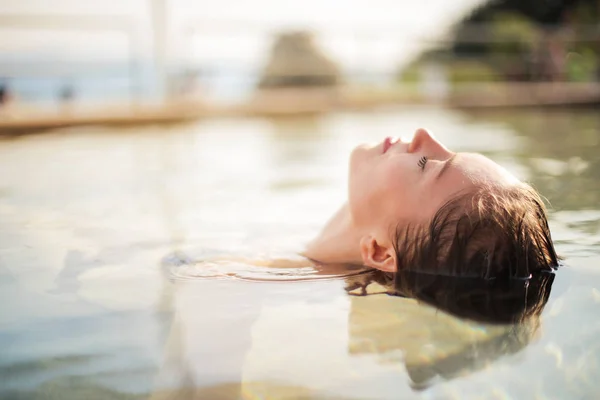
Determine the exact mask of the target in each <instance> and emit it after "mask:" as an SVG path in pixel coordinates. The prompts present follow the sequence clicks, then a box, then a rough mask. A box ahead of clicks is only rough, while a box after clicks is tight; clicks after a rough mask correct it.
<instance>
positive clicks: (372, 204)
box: [349, 160, 407, 224]
mask: <svg viewBox="0 0 600 400" xmlns="http://www.w3.org/2000/svg"><path fill="white" fill-rule="evenodd" d="M402 168H403V167H402V165H401V164H399V163H398V162H392V161H391V160H383V161H382V162H380V163H372V164H370V165H369V164H367V165H363V166H362V168H357V169H356V170H355V171H354V172H355V176H354V177H353V179H351V187H350V194H351V195H350V198H349V203H350V209H351V212H352V214H353V216H354V218H355V221H356V222H357V223H361V224H364V223H372V222H376V221H379V220H381V219H388V218H389V217H391V213H395V210H396V209H397V208H398V207H402V204H401V203H402V197H403V192H404V191H405V188H404V186H405V185H406V184H407V183H406V182H405V180H406V175H405V174H403V173H402Z"/></svg>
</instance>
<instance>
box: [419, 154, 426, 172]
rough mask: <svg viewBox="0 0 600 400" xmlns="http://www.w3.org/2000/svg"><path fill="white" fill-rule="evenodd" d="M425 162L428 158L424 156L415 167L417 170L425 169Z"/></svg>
mask: <svg viewBox="0 0 600 400" xmlns="http://www.w3.org/2000/svg"><path fill="white" fill-rule="evenodd" d="M427 160H428V158H427V157H426V156H423V157H421V158H419V161H418V162H417V165H418V166H419V168H421V169H425V164H427Z"/></svg>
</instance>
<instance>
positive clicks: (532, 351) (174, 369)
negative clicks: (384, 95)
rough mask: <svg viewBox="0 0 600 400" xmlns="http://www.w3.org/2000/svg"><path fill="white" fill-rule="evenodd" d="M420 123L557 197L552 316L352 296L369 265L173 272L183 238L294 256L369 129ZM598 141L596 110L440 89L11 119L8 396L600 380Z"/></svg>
mask: <svg viewBox="0 0 600 400" xmlns="http://www.w3.org/2000/svg"><path fill="white" fill-rule="evenodd" d="M420 126H425V127H429V128H430V129H432V130H433V131H434V132H435V134H436V135H437V136H438V138H439V139H440V140H442V141H443V142H445V143H446V144H447V145H448V146H449V147H450V148H452V149H453V150H458V151H478V152H483V153H484V154H486V155H488V156H489V157H492V158H493V159H494V160H496V161H498V162H499V163H501V164H503V165H505V166H506V167H507V168H508V169H510V170H511V171H513V172H514V173H515V174H517V175H518V176H519V177H521V178H523V179H526V180H528V181H530V182H532V183H533V184H534V186H535V187H537V188H538V189H539V190H540V191H541V192H542V194H543V195H545V196H546V197H547V199H548V201H549V203H550V204H551V205H552V212H551V228H552V231H553V235H554V239H555V241H556V246H557V250H558V251H559V253H560V254H561V255H562V256H563V257H565V260H566V263H567V265H568V268H564V269H563V270H561V271H559V274H558V276H557V278H556V279H555V282H554V285H553V288H552V294H551V297H550V301H549V302H548V304H547V306H546V308H545V310H544V313H543V315H542V317H541V318H540V320H539V321H535V323H531V324H529V325H527V324H526V325H524V326H518V327H498V326H487V325H482V324H477V323H473V322H468V321H463V320H459V319H456V318H453V317H450V316H448V315H446V314H444V313H441V312H438V311H436V310H434V309H432V308H429V307H425V306H422V305H419V304H417V303H415V302H414V301H412V300H406V299H400V298H397V297H390V296H386V295H372V296H364V297H361V296H352V295H350V294H349V293H348V292H347V290H346V289H347V288H348V287H350V286H352V284H353V279H359V278H357V277H351V278H346V279H333V280H318V281H307V282H266V283H264V282H263V283H257V282H245V281H239V280H232V279H217V280H205V279H204V280H203V279H171V278H172V277H170V276H169V274H168V273H166V272H165V265H169V264H168V263H169V262H172V260H173V258H172V257H173V255H184V256H185V257H189V258H190V259H195V260H198V259H211V258H214V257H225V258H227V257H234V258H244V257H247V258H259V259H260V258H262V259H273V258H291V259H294V257H297V256H296V254H297V252H298V251H300V250H301V249H302V245H303V243H305V242H306V241H307V240H309V239H310V238H311V236H312V235H313V234H314V233H315V232H316V231H317V229H319V227H320V226H321V225H322V224H323V222H324V221H325V219H326V218H327V217H328V216H329V215H330V214H331V213H333V212H334V211H335V210H336V209H337V207H338V206H339V205H340V204H341V203H342V202H343V201H344V199H345V193H346V192H345V190H346V187H345V185H346V182H345V179H346V166H347V158H348V154H349V152H350V150H351V149H352V147H353V146H354V145H355V144H356V143H359V142H363V141H379V140H381V139H382V138H383V137H385V136H388V135H403V136H404V135H406V136H410V135H411V134H412V132H413V131H414V130H415V129H416V128H417V127H420ZM599 144H600V116H599V115H598V113H597V112H595V111H585V110H552V111H519V112H511V113H499V112H495V113H485V114H482V113H480V114H471V115H467V114H463V113H459V112H455V111H450V110H443V109H431V108H410V109H389V110H382V111H376V112H370V113H348V114H334V115H329V116H323V117H314V118H302V119H281V120H261V119H227V120H225V119H223V120H207V121H200V122H197V123H194V124H190V125H174V126H169V127H143V128H129V129H113V128H103V127H93V128H77V129H69V130H64V131H55V132H51V133H46V134H43V135H30V136H22V137H17V138H8V139H3V140H2V141H0V171H1V172H0V348H1V352H0V397H1V398H3V399H4V398H7V399H13V398H14V399H19V398H27V399H46V398H61V399H80V398H86V399H107V398H115V399H138V398H152V399H167V398H169V399H172V398H181V399H188V398H202V399H219V398H243V399H262V398H289V399H299V398H304V399H313V398H314V399H323V398H325V399H398V398H401V399H413V398H415V399H418V398H423V399H451V398H456V399H478V398H498V399H509V398H518V399H521V398H539V399H555V398H558V399H594V398H597V395H598V393H600V381H599V379H598V378H599V377H600V318H599V317H600V271H599V270H598V264H599V263H598V261H600V256H599V254H598V253H599V251H598V249H599V246H598V242H599V241H600V235H599V228H600V208H599V207H598V204H600V202H599V200H600V183H599V182H600V179H599V178H600V151H599V149H600V146H599ZM165 263H166V264H165ZM227 268H232V269H233V270H235V268H238V270H235V271H239V270H240V269H241V270H245V271H246V273H250V274H253V273H259V274H260V273H261V270H260V269H259V270H251V267H249V266H248V265H246V264H244V263H241V264H238V265H237V267H236V266H232V265H229V266H227ZM248 268H250V272H248ZM257 271H258V272H257ZM280 272H281V271H280ZM282 273H283V272H282ZM298 273H299V274H301V273H302V272H301V271H298ZM307 273H308V274H309V275H310V273H309V272H307ZM284 275H285V273H284ZM370 290H372V291H375V292H376V291H377V290H378V288H377V287H376V286H375V287H373V288H371V289H370Z"/></svg>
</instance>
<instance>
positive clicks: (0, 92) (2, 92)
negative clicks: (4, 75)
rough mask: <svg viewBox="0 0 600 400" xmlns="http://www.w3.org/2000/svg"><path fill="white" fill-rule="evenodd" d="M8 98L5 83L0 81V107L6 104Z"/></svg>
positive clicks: (8, 93)
mask: <svg viewBox="0 0 600 400" xmlns="http://www.w3.org/2000/svg"><path fill="white" fill-rule="evenodd" d="M9 100H10V92H9V88H8V85H7V84H6V83H0V107H2V106H4V105H6V104H7V103H8V102H9Z"/></svg>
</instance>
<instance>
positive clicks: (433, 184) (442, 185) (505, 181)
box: [417, 153, 518, 217]
mask: <svg viewBox="0 0 600 400" xmlns="http://www.w3.org/2000/svg"><path fill="white" fill-rule="evenodd" d="M441 167H442V165H441V163H440V164H439V165H436V166H435V169H437V170H438V171H439V170H440V169H441ZM438 171H436V170H434V171H432V173H431V176H429V177H428V179H426V180H425V181H424V182H423V187H422V190H421V195H420V196H418V197H419V198H418V199H417V201H418V204H419V205H420V207H419V211H420V212H419V214H421V216H422V217H431V216H433V214H435V212H436V211H437V210H438V209H439V208H440V207H441V206H442V205H443V204H444V203H446V202H447V201H448V200H450V199H451V198H452V197H453V196H454V195H456V194H458V193H459V192H461V191H468V190H469V189H470V188H475V187H477V186H480V185H486V184H489V185H493V186H498V185H502V186H504V185H512V184H514V183H516V182H518V180H517V179H516V178H515V177H514V176H513V175H511V174H510V173H509V172H508V171H507V170H506V169H504V168H503V167H501V166H500V165H498V164H496V163H495V162H494V161H492V160H490V159H489V158H487V157H485V156H482V155H480V154H471V153H459V154H457V156H456V157H454V159H453V161H452V163H451V164H450V165H449V166H448V168H447V171H446V172H444V173H443V174H442V175H441V176H440V177H439V178H438V177H437V175H438Z"/></svg>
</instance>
